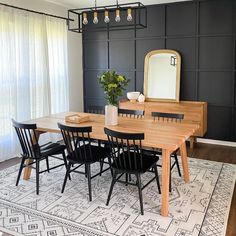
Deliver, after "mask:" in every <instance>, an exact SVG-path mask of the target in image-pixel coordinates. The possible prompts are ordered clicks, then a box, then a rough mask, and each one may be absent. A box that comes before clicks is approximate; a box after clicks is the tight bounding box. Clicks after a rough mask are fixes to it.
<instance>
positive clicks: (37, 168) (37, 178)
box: [36, 160, 40, 195]
mask: <svg viewBox="0 0 236 236" xmlns="http://www.w3.org/2000/svg"><path fill="white" fill-rule="evenodd" d="M39 162H40V161H39V160H36V194H37V195H38V194H39Z"/></svg>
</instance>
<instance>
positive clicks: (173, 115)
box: [152, 112, 184, 191]
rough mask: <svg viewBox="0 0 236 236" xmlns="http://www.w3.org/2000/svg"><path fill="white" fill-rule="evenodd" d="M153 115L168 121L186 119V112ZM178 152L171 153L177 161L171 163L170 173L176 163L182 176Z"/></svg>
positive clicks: (154, 117)
mask: <svg viewBox="0 0 236 236" xmlns="http://www.w3.org/2000/svg"><path fill="white" fill-rule="evenodd" d="M152 117H153V119H154V120H163V121H166V122H181V121H182V120H183V119H184V114H178V113H165V112H152ZM158 152H159V154H161V151H158ZM177 152H178V150H176V151H174V152H173V153H172V154H171V157H172V158H174V159H175V161H174V163H173V164H171V163H170V175H171V171H172V169H173V168H174V167H175V165H176V167H177V170H178V173H179V176H180V177H181V171H180V167H179V161H178V157H177ZM170 191H171V181H170Z"/></svg>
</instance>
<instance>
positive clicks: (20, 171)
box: [16, 157, 25, 186]
mask: <svg viewBox="0 0 236 236" xmlns="http://www.w3.org/2000/svg"><path fill="white" fill-rule="evenodd" d="M24 163H25V158H24V157H22V160H21V163H20V169H19V173H18V176H17V180H16V186H18V184H19V180H20V176H21V173H22V170H23V168H24V167H23V166H24Z"/></svg>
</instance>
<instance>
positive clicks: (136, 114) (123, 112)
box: [118, 108, 144, 118]
mask: <svg viewBox="0 0 236 236" xmlns="http://www.w3.org/2000/svg"><path fill="white" fill-rule="evenodd" d="M118 114H119V116H124V117H130V118H143V117H144V111H143V110H129V109H121V108H119V109H118Z"/></svg>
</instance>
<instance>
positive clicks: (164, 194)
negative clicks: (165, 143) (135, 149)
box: [161, 149, 171, 216]
mask: <svg viewBox="0 0 236 236" xmlns="http://www.w3.org/2000/svg"><path fill="white" fill-rule="evenodd" d="M170 154H171V153H170V152H169V151H168V150H165V149H162V187H161V198H162V206H161V215H162V216H168V211H169V182H170Z"/></svg>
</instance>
